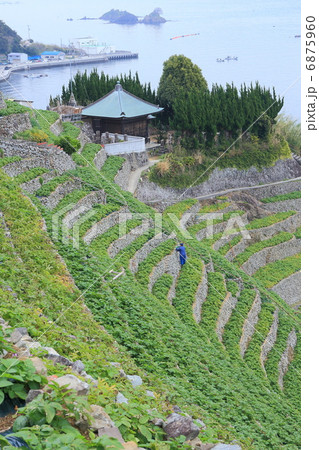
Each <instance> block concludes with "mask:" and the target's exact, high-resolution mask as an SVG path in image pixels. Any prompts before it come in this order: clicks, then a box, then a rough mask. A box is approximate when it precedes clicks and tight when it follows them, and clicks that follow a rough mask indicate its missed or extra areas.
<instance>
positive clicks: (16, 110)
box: [0, 21, 30, 116]
mask: <svg viewBox="0 0 319 450" xmlns="http://www.w3.org/2000/svg"><path fill="white" fill-rule="evenodd" d="M0 25H1V21H0ZM5 103H6V105H7V107H6V108H5V109H0V116H10V115H11V114H23V113H26V112H29V111H30V109H29V108H27V107H26V106H23V105H20V104H19V103H17V102H14V101H12V100H5Z"/></svg>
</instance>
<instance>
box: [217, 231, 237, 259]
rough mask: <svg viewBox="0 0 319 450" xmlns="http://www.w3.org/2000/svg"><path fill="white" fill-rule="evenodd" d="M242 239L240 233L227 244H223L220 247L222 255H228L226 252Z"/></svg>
mask: <svg viewBox="0 0 319 450" xmlns="http://www.w3.org/2000/svg"><path fill="white" fill-rule="evenodd" d="M241 240H242V235H241V234H239V235H238V236H235V237H234V238H233V239H232V240H231V241H230V242H227V244H225V245H223V246H222V247H220V248H219V249H218V251H219V253H220V254H221V255H226V253H228V252H229V250H231V249H232V248H233V247H234V246H235V245H237V244H238V243H239V242H240V241H241Z"/></svg>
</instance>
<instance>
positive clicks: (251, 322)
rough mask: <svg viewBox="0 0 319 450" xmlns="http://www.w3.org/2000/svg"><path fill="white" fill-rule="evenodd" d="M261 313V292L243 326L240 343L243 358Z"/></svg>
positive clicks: (257, 294) (257, 295)
mask: <svg viewBox="0 0 319 450" xmlns="http://www.w3.org/2000/svg"><path fill="white" fill-rule="evenodd" d="M260 311H261V298H260V295H259V292H257V293H256V298H255V300H254V302H253V304H252V307H251V309H250V311H249V313H248V315H247V319H246V320H245V322H244V325H243V332H242V335H241V338H240V341H239V348H240V354H241V356H242V357H243V356H244V355H245V352H246V350H247V348H248V345H249V342H250V340H251V338H252V336H253V334H254V332H255V326H256V325H257V322H258V320H259V317H258V316H259V313H260Z"/></svg>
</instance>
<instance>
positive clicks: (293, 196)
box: [260, 191, 301, 203]
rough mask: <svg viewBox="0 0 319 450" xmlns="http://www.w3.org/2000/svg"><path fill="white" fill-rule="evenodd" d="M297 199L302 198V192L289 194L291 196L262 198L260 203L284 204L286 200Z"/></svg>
mask: <svg viewBox="0 0 319 450" xmlns="http://www.w3.org/2000/svg"><path fill="white" fill-rule="evenodd" d="M296 198H301V192H300V191H294V192H289V194H279V195H274V196H273V197H266V198H262V199H261V200H260V201H261V202H263V203H275V202H282V201H284V200H294V199H296Z"/></svg>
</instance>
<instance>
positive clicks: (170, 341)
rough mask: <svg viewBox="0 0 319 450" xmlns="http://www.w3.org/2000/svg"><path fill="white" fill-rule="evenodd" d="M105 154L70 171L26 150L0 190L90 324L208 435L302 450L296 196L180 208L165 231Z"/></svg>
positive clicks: (90, 149)
mask: <svg viewBox="0 0 319 450" xmlns="http://www.w3.org/2000/svg"><path fill="white" fill-rule="evenodd" d="M99 150H100V146H94V144H89V145H87V146H85V147H84V149H83V151H82V153H81V154H79V153H77V154H75V155H74V156H73V160H71V158H68V159H67V160H66V163H65V164H64V167H61V165H60V164H59V163H57V164H55V161H53V162H52V161H50V164H49V163H48V161H47V159H46V158H45V157H43V155H42V153H41V151H40V152H39V155H40V156H39V157H35V158H29V157H28V155H25V154H23V152H20V153H18V154H17V155H13V156H11V159H10V158H9V159H8V158H7V159H3V161H1V160H0V162H1V163H3V164H1V166H2V171H1V173H2V175H1V180H2V184H3V185H8V186H9V185H10V186H11V190H12V192H16V195H18V192H19V189H22V190H23V192H24V193H25V194H27V195H28V196H29V198H30V199H31V202H32V203H33V205H34V206H35V207H36V208H37V209H38V211H39V212H40V214H41V215H42V217H43V219H44V221H45V227H46V229H47V232H48V235H49V236H50V238H51V239H52V240H53V243H54V245H55V246H56V248H57V251H58V252H59V254H60V256H61V257H62V258H63V260H64V261H65V263H66V266H67V268H68V270H69V271H70V274H71V276H72V277H73V279H74V281H75V283H76V285H77V287H78V289H79V290H80V291H81V292H82V293H83V296H84V298H85V303H86V305H87V306H88V307H89V308H90V310H91V312H92V314H93V317H94V318H95V319H96V320H97V321H98V322H99V323H100V324H101V325H103V327H104V328H105V329H106V330H107V332H108V333H110V335H111V336H112V338H113V339H114V340H115V341H116V342H118V343H119V344H120V345H121V346H122V348H123V349H124V351H125V352H126V353H127V355H128V356H129V357H130V358H132V360H133V361H134V363H135V364H136V365H137V366H139V367H140V368H141V369H142V370H143V371H144V372H145V374H147V376H148V377H149V378H150V379H154V378H156V377H157V378H159V379H161V381H162V382H163V383H164V385H165V389H167V392H168V394H167V395H168V396H169V397H170V399H171V400H172V401H175V400H176V401H179V402H181V403H183V404H185V405H188V407H189V408H190V409H191V410H192V411H193V414H195V415H197V416H198V417H201V418H202V419H204V420H205V423H207V424H208V429H207V431H206V432H204V433H203V436H204V438H205V436H206V438H207V439H212V436H213V437H214V438H216V437H217V436H222V438H223V439H224V441H225V442H226V441H227V442H231V441H232V440H234V439H236V440H237V441H238V442H240V443H241V445H242V448H244V449H245V448H247V449H248V448H256V449H268V448H269V449H271V448H287V449H288V448H289V450H290V449H297V448H300V436H299V425H300V412H299V410H300V405H299V387H300V381H299V377H300V373H299V370H300V367H299V361H300V318H299V306H300V289H299V283H300V279H299V275H298V274H300V229H299V227H300V213H299V210H300V208H298V204H292V203H291V202H296V201H297V202H298V201H299V198H300V195H299V194H298V193H297V194H296V193H294V194H287V195H288V198H284V199H283V198H282V195H281V196H279V197H278V198H276V197H272V198H271V199H270V200H269V199H268V200H267V199H266V200H265V201H264V202H263V201H260V200H257V199H256V198H254V197H252V196H248V195H247V194H246V195H245V201H243V202H241V201H239V200H238V193H237V194H236V200H234V199H233V198H232V196H231V195H229V196H228V198H226V199H225V198H223V199H215V200H211V201H209V200H205V202H198V201H195V200H187V201H182V202H180V203H177V204H175V205H172V206H170V207H169V208H167V209H166V210H165V211H164V213H163V216H162V217H161V221H162V229H160V228H159V227H158V228H156V226H158V225H159V222H158V221H159V218H158V215H157V211H155V210H154V209H153V208H150V207H149V206H147V205H145V204H143V203H141V202H139V201H138V200H137V199H135V198H134V197H133V196H132V195H131V194H129V193H127V192H125V191H122V190H121V189H120V188H119V186H117V185H116V184H115V182H114V177H115V175H116V173H117V171H118V170H119V168H120V167H121V165H122V163H123V159H122V158H116V157H109V158H107V159H106V161H105V163H104V165H103V166H102V168H101V170H99V171H98V170H97V169H96V168H95V167H94V164H93V160H94V157H95V155H96V153H97V152H98V151H99ZM12 158H15V159H12ZM17 158H20V159H19V160H18V159H17ZM5 174H6V175H5ZM19 186H20V187H19ZM8 195H9V194H8ZM11 195H13V194H11ZM283 202H286V203H285V204H284V205H283ZM287 202H290V203H289V209H288V207H287ZM267 205H272V207H271V208H270V207H268V206H267ZM294 205H295V206H296V208H295V209H291V208H292V206H294ZM34 206H32V204H31V203H30V208H31V209H32V210H33V209H34ZM0 207H1V210H3V214H4V221H5V222H6V223H7V224H8V225H7V226H9V228H10V223H11V222H10V221H9V220H8V219H7V214H8V213H7V212H6V209H5V206H4V204H1V205H0ZM212 213H213V214H220V216H215V218H213V219H212V218H211V217H207V216H203V214H212ZM24 214H25V219H26V220H27V219H28V215H27V213H24ZM124 219H125V220H124ZM243 227H244V228H243ZM12 232H13V230H12ZM181 241H182V242H184V243H185V247H186V249H187V255H188V258H187V263H186V264H185V266H184V267H183V268H181V267H180V264H179V259H178V256H177V253H176V251H175V247H176V246H177V245H178V244H179V243H180V242H181ZM115 274H122V275H120V276H118V277H115V276H114V275H115ZM288 285H289V289H288V287H287V286H288ZM18 323H19V320H18V319H17V324H18ZM205 433H206V435H205Z"/></svg>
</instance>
